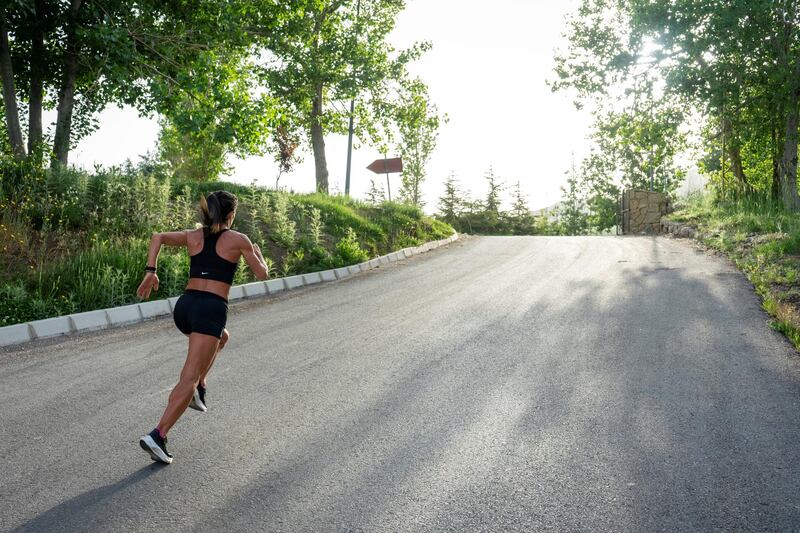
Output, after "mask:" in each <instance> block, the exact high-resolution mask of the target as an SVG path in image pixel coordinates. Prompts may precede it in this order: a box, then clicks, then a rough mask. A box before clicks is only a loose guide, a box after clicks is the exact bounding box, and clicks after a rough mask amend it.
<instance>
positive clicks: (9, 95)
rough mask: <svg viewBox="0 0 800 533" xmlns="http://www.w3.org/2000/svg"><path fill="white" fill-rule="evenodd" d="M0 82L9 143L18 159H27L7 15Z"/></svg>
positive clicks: (1, 27)
mask: <svg viewBox="0 0 800 533" xmlns="http://www.w3.org/2000/svg"><path fill="white" fill-rule="evenodd" d="M0 81H2V84H3V108H4V109H5V114H6V130H7V131H8V141H9V142H10V143H11V149H12V150H13V151H14V155H15V156H16V158H17V159H22V158H24V157H25V145H24V144H23V142H22V129H21V128H20V125H19V110H18V109H17V93H16V91H15V89H14V70H13V67H12V66H11V51H10V49H9V45H8V28H7V27H6V22H5V14H3V18H2V19H0Z"/></svg>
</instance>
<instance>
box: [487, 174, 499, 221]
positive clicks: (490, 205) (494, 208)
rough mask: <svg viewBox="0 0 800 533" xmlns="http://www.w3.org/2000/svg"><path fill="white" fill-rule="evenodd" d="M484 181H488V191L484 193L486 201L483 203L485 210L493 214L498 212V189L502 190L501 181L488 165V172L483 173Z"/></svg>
mask: <svg viewBox="0 0 800 533" xmlns="http://www.w3.org/2000/svg"><path fill="white" fill-rule="evenodd" d="M484 178H486V181H488V182H489V192H488V193H487V195H486V203H485V204H484V208H485V210H486V211H487V212H488V213H490V214H493V215H495V216H496V215H499V214H500V191H502V190H503V183H502V182H498V181H497V176H495V175H494V169H492V167H489V172H487V173H486V174H485V175H484Z"/></svg>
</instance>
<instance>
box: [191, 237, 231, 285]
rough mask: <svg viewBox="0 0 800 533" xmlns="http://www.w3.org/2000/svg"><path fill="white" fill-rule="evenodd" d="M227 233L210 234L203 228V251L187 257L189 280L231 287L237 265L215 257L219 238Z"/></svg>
mask: <svg viewBox="0 0 800 533" xmlns="http://www.w3.org/2000/svg"><path fill="white" fill-rule="evenodd" d="M226 231H228V230H227V229H224V230H222V231H220V232H219V233H211V232H210V231H208V228H203V249H202V251H201V252H200V253H199V254H195V255H190V256H189V278H190V279H191V278H199V279H213V280H215V281H222V282H224V283H227V284H228V285H233V276H234V275H235V274H236V268H237V267H238V266H239V263H233V262H231V261H228V260H227V259H223V258H222V257H220V256H219V255H217V241H218V240H219V236H220V235H222V234H223V233H225V232H226Z"/></svg>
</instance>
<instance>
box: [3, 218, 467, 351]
mask: <svg viewBox="0 0 800 533" xmlns="http://www.w3.org/2000/svg"><path fill="white" fill-rule="evenodd" d="M458 238H459V235H458V233H454V234H453V235H451V236H450V237H447V238H446V239H440V240H438V241H430V242H426V243H425V244H422V245H420V246H415V247H410V248H403V249H402V250H397V251H394V252H392V253H389V254H386V255H382V256H380V257H376V258H373V259H370V260H369V261H365V262H363V263H360V264H358V265H350V266H346V267H341V268H334V269H331V270H324V271H322V272H311V273H309V274H298V275H296V276H289V277H286V278H273V279H270V280H267V281H256V282H253V283H246V284H244V285H234V286H233V287H231V290H230V293H229V295H228V301H230V302H234V301H236V300H244V299H254V298H261V297H265V296H270V295H274V294H278V293H281V292H285V291H289V290H292V289H297V288H301V287H308V286H310V285H317V284H320V283H327V282H331V281H336V280H340V279H344V278H347V277H349V276H351V275H354V274H357V273H360V272H366V271H368V270H373V269H375V268H379V267H381V266H383V265H388V264H390V263H394V262H396V261H402V260H404V259H407V258H409V257H412V256H414V255H418V254H422V253H425V252H428V251H430V250H434V249H436V248H439V247H440V246H444V245H446V244H450V243H451V242H454V241H456V240H458ZM177 300H178V297H177V296H172V297H170V298H165V299H163V300H152V301H149V302H142V303H138V304H131V305H124V306H121V307H112V308H109V309H97V310H95V311H86V312H82V313H74V314H71V315H64V316H57V317H52V318H45V319H42V320H35V321H32V322H27V323H22V324H14V325H11V326H4V327H2V328H0V347H2V346H11V345H15V344H23V343H26V342H30V341H34V340H38V339H49V338H53V337H59V336H63V335H70V334H73V333H80V332H84V331H97V330H102V329H110V328H116V327H120V326H127V325H131V324H138V323H140V322H144V321H146V320H152V319H154V318H157V317H160V316H165V315H169V314H171V313H172V310H173V309H174V307H175V302H176V301H177Z"/></svg>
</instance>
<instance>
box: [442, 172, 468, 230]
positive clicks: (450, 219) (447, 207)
mask: <svg viewBox="0 0 800 533" xmlns="http://www.w3.org/2000/svg"><path fill="white" fill-rule="evenodd" d="M463 207H464V198H463V193H462V192H461V189H460V187H459V185H458V181H457V180H456V176H455V174H453V173H451V174H450V175H449V176H448V177H447V179H446V180H445V182H444V195H442V196H441V197H440V198H439V218H441V219H442V220H444V221H445V222H447V223H448V224H451V225H452V224H455V222H456V220H457V219H458V217H459V215H460V214H461V211H462V209H463Z"/></svg>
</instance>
